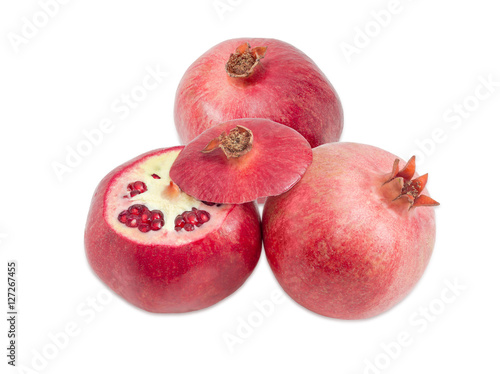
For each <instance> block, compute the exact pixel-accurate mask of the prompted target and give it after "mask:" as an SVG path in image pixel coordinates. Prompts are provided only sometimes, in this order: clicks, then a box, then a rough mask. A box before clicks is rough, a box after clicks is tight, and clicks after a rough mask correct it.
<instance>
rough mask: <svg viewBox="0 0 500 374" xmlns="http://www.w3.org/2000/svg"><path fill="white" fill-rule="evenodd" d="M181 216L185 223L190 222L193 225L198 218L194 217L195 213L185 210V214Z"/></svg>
mask: <svg viewBox="0 0 500 374" xmlns="http://www.w3.org/2000/svg"><path fill="white" fill-rule="evenodd" d="M182 218H184V221H186V223H190V224H192V225H195V224H196V223H197V222H198V219H197V218H196V213H194V212H187V213H186V215H185V216H184V214H183V217H182Z"/></svg>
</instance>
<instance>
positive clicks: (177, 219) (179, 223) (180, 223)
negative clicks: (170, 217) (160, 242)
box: [174, 215, 186, 229]
mask: <svg viewBox="0 0 500 374" xmlns="http://www.w3.org/2000/svg"><path fill="white" fill-rule="evenodd" d="M174 223H175V227H180V228H181V229H182V228H183V227H184V225H185V224H186V222H185V221H184V219H183V218H182V216H181V215H178V216H177V217H175V220H174Z"/></svg>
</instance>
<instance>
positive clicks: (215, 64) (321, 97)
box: [174, 38, 343, 147]
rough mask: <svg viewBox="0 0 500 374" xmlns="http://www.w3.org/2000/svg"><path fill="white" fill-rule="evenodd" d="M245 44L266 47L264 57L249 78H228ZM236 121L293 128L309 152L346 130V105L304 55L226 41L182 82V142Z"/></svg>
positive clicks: (277, 46) (276, 43)
mask: <svg viewBox="0 0 500 374" xmlns="http://www.w3.org/2000/svg"><path fill="white" fill-rule="evenodd" d="M245 42H248V43H249V44H250V46H251V47H259V46H267V51H266V54H265V57H264V58H263V59H261V60H260V66H257V68H256V70H255V73H254V74H253V75H251V76H250V77H248V78H230V77H229V76H228V74H227V73H226V70H225V65H226V62H227V61H228V59H229V56H230V55H231V53H233V52H235V50H236V48H237V47H238V46H239V45H241V44H242V43H245ZM238 118H267V119H270V120H273V121H275V122H278V123H281V124H283V125H286V126H289V127H291V128H293V129H295V130H296V131H298V132H299V133H300V134H301V135H302V136H304V137H305V138H306V139H307V140H308V141H309V143H310V145H311V147H316V146H318V145H321V144H324V143H329V142H335V141H338V140H339V138H340V134H341V132H342V127H343V111H342V106H341V103H340V100H339V97H338V95H337V93H336V92H335V89H334V88H333V86H332V85H331V83H330V82H329V81H328V79H327V78H326V76H325V75H324V74H323V73H322V72H321V70H320V69H319V68H318V66H317V65H316V64H315V63H314V62H313V61H312V60H311V59H310V58H309V57H307V56H306V55H305V54H304V53H303V52H301V51H300V50H298V49H297V48H295V47H293V46H292V45H290V44H288V43H285V42H282V41H280V40H276V39H259V38H241V39H231V40H227V41H224V42H222V43H220V44H218V45H216V46H214V47H213V48H211V49H210V50H208V51H207V52H205V53H204V54H203V55H202V56H201V57H199V58H198V59H197V60H196V61H195V62H194V63H193V64H192V65H191V66H190V67H189V68H188V70H187V71H186V73H185V74H184V76H183V77H182V79H181V81H180V83H179V87H178V88H177V94H176V98H175V106H174V119H175V125H176V128H177V131H178V133H179V136H180V139H181V141H182V142H184V143H188V142H190V141H191V140H193V139H194V138H195V137H196V136H198V135H199V134H201V133H202V132H203V131H205V130H206V129H208V128H210V127H212V126H214V125H216V124H218V123H221V122H226V121H228V120H232V119H238Z"/></svg>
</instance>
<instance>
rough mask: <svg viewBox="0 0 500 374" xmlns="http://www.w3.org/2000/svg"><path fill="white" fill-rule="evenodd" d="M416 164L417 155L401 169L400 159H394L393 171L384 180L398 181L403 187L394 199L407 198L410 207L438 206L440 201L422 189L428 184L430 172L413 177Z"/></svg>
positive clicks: (387, 181)
mask: <svg viewBox="0 0 500 374" xmlns="http://www.w3.org/2000/svg"><path fill="white" fill-rule="evenodd" d="M415 169H416V164H415V156H413V157H412V158H410V160H409V161H408V162H407V163H406V165H405V167H404V168H403V169H401V170H399V159H398V158H397V159H395V160H394V164H393V165H392V171H391V173H390V175H389V178H388V179H387V180H386V181H385V182H384V185H385V184H386V183H389V182H392V181H395V182H394V183H398V184H399V187H400V188H401V192H400V194H399V195H398V196H397V197H396V198H395V199H394V200H398V199H402V198H404V199H407V200H408V203H409V204H410V207H409V208H408V210H409V209H411V208H416V207H419V206H437V205H439V203H438V202H437V201H436V200H434V199H432V198H430V197H429V196H427V195H422V191H423V190H424V188H425V185H426V184H427V179H428V176H429V174H424V175H421V176H420V177H418V178H415V179H412V178H413V175H414V174H415Z"/></svg>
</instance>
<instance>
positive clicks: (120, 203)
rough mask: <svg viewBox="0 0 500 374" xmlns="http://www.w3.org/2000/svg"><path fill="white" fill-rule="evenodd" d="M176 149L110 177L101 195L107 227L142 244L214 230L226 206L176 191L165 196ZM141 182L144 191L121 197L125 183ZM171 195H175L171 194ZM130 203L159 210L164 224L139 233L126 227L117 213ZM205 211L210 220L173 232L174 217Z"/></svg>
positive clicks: (182, 239)
mask: <svg viewBox="0 0 500 374" xmlns="http://www.w3.org/2000/svg"><path fill="white" fill-rule="evenodd" d="M179 152H180V150H179V151H167V152H164V153H160V154H157V155H153V156H148V157H146V158H144V159H143V160H141V161H140V162H138V163H135V164H133V165H131V166H130V167H129V168H127V169H126V170H124V172H123V173H121V175H120V176H119V177H118V178H116V179H114V180H113V181H112V182H111V184H110V187H109V189H108V192H107V193H106V198H105V209H106V213H105V217H106V220H107V222H108V223H109V224H110V226H111V227H112V228H113V229H114V230H115V231H116V232H118V233H119V234H121V235H124V236H126V237H128V238H130V239H132V240H135V241H138V242H143V243H145V244H146V243H148V244H151V243H159V244H168V242H172V241H174V242H175V244H184V243H186V242H190V241H193V240H198V239H200V238H201V237H203V236H205V235H206V234H207V231H211V230H214V229H216V228H217V227H218V226H219V225H220V224H221V223H222V222H223V221H224V219H225V217H226V216H227V213H228V212H229V211H230V209H231V206H230V205H222V206H220V207H217V206H215V205H214V206H208V205H206V204H203V203H202V202H201V201H199V200H197V199H195V198H193V197H191V196H189V195H187V194H185V193H183V192H182V191H180V190H179V193H178V194H177V195H176V196H173V197H169V196H168V195H167V194H166V190H167V188H168V186H169V184H170V182H171V179H170V177H169V171H170V167H171V166H172V164H173V162H174V161H175V159H176V158H177V155H178V154H179ZM152 174H157V175H158V176H160V178H161V179H155V178H153V177H152ZM135 181H142V182H144V183H145V184H146V186H147V191H146V192H144V193H142V194H139V195H136V196H134V197H127V198H124V197H123V196H126V195H129V193H130V191H128V190H127V186H128V184H129V183H133V182H135ZM174 195H175V194H174ZM133 204H142V205H145V206H146V207H148V209H150V210H154V209H157V210H160V211H161V212H162V213H163V215H164V220H165V225H164V226H163V227H162V228H161V229H160V230H158V231H153V230H151V231H149V232H147V233H143V232H140V231H139V230H138V229H137V228H132V227H128V226H126V225H125V224H123V223H121V222H119V221H118V219H117V217H118V215H119V214H120V213H121V212H122V211H124V210H127V209H128V208H129V207H130V206H131V205H133ZM193 207H194V208H196V209H201V210H204V211H207V212H208V213H209V214H210V221H208V222H206V223H204V224H203V225H202V226H200V227H196V228H195V230H194V231H191V232H187V231H185V230H181V231H175V223H174V220H175V217H176V216H177V215H179V214H182V212H184V211H190V210H191V209H192V208H193Z"/></svg>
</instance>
